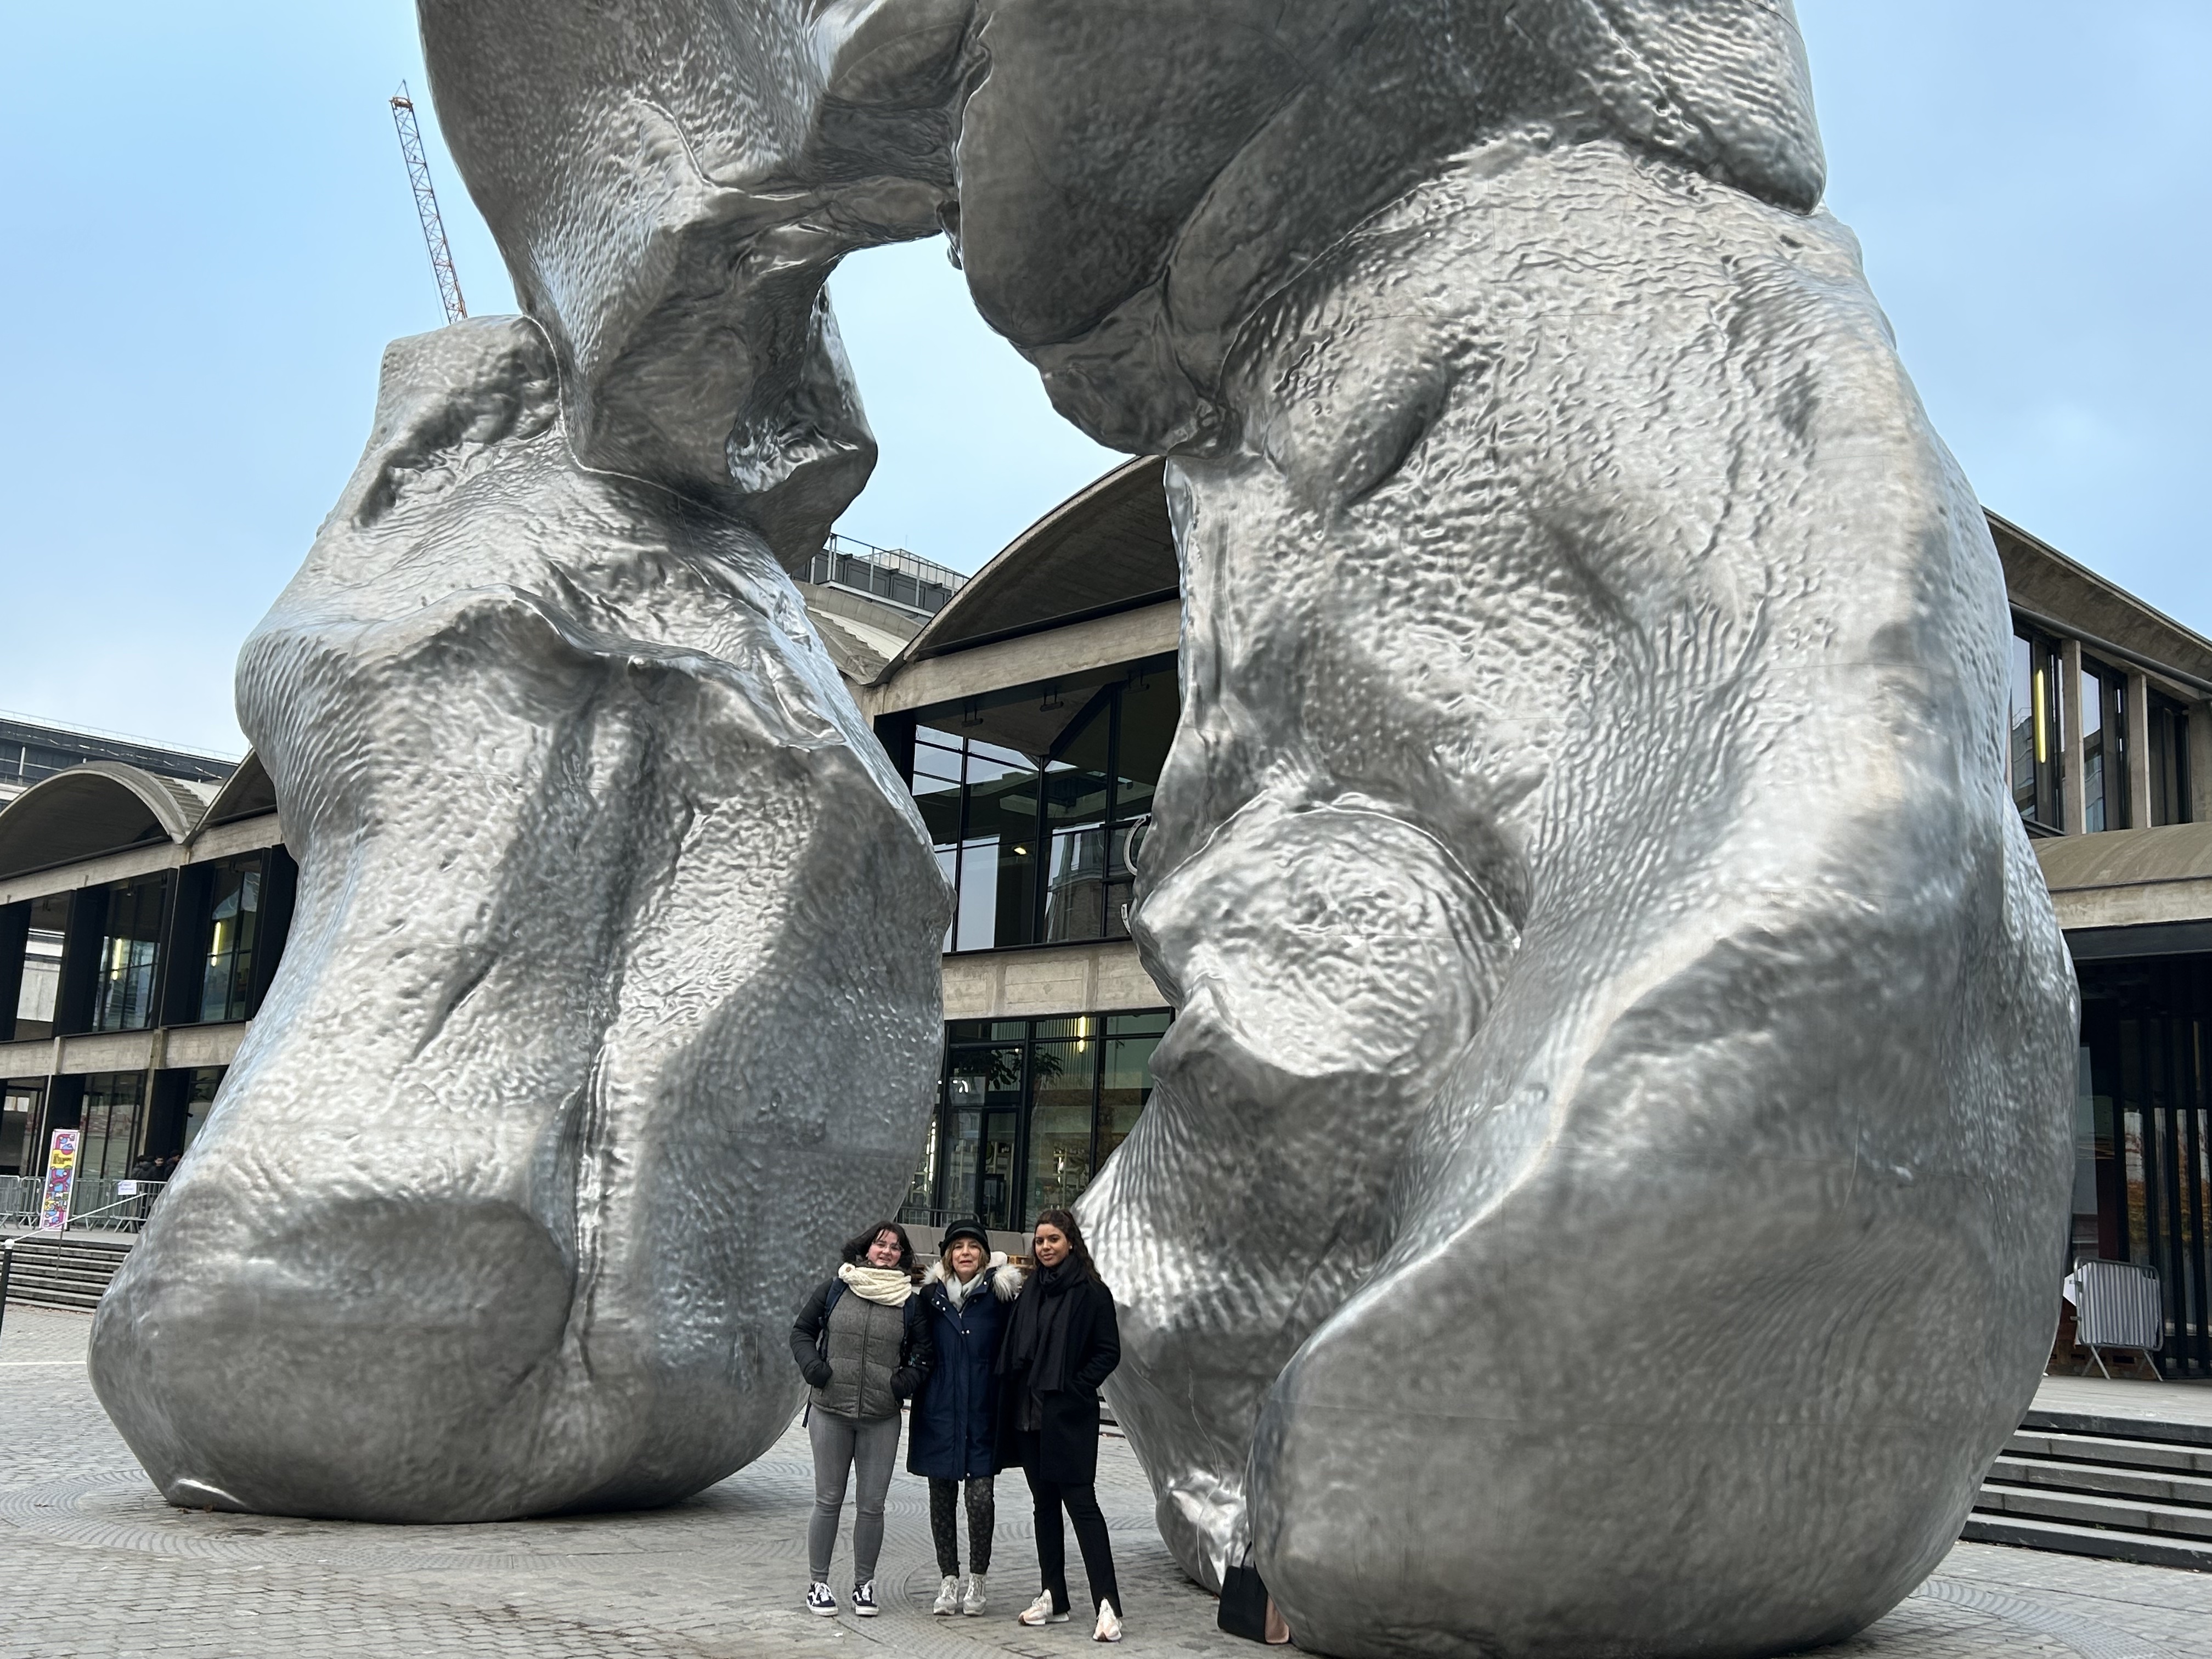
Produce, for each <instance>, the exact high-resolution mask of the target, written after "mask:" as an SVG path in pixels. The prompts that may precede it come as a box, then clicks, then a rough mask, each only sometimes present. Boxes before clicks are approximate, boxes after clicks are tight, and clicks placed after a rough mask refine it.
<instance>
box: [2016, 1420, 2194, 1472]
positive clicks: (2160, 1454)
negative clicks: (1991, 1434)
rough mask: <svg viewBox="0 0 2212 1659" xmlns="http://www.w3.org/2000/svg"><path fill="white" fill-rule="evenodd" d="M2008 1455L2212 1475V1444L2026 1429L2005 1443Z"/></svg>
mask: <svg viewBox="0 0 2212 1659" xmlns="http://www.w3.org/2000/svg"><path fill="white" fill-rule="evenodd" d="M2005 1453H2006V1455H2017V1456H2022V1457H2049V1458H2060V1459H2063V1460H2064V1461H2065V1462H2069V1463H2101V1464H2107V1465H2110V1466H2112V1467H2114V1468H2130V1469H2157V1470H2161V1471H2170V1472H2171V1473H2172V1474H2203V1475H2212V1446H2197V1445H2191V1444H2190V1443H2186V1442H2177V1441H2168V1440H2136V1439H2128V1438H2124V1437H2119V1436H2115V1435H2100V1434H2060V1433H2057V1432H2056V1431H2051V1430H2048V1429H2022V1430H2021V1431H2019V1432H2018V1433H2016V1434H2015V1435H2014V1436H2013V1437H2012V1438H2011V1439H2010V1440H2008V1441H2007V1442H2006V1443H2005Z"/></svg>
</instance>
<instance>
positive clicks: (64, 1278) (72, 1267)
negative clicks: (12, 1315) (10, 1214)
mask: <svg viewBox="0 0 2212 1659" xmlns="http://www.w3.org/2000/svg"><path fill="white" fill-rule="evenodd" d="M130 1254H131V1246H130V1245H128V1244H109V1243H104V1242H97V1241H93V1240H88V1239H76V1238H62V1239H53V1238H19V1239H17V1240H16V1241H15V1243H14V1244H13V1246H12V1248H11V1249H9V1255H11V1256H12V1257H13V1258H14V1261H15V1265H14V1267H13V1268H12V1270H11V1271H10V1272H9V1276H8V1299H9V1301H10V1302H20V1303H22V1304H25V1305H26V1306H28V1307H46V1308H94V1307H98V1306H99V1305H100V1296H101V1295H102V1293H103V1292H105V1291H106V1289H107V1286H108V1282H109V1281H110V1280H111V1279H113V1278H114V1277H115V1270H116V1269H117V1268H118V1267H121V1266H122V1265H123V1263H124V1261H125V1258H126V1257H128V1256H129V1255H130Z"/></svg>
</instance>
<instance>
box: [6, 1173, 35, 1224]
mask: <svg viewBox="0 0 2212 1659" xmlns="http://www.w3.org/2000/svg"><path fill="white" fill-rule="evenodd" d="M39 1188H40V1182H39V1179H38V1177H37V1176H0V1227H35V1226H37V1225H39Z"/></svg>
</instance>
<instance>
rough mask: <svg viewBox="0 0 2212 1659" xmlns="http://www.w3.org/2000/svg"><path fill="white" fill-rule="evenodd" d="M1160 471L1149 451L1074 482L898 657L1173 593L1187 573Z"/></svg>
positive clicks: (959, 646) (913, 657)
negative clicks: (1179, 564) (1072, 489)
mask: <svg viewBox="0 0 2212 1659" xmlns="http://www.w3.org/2000/svg"><path fill="white" fill-rule="evenodd" d="M1160 471H1161V462H1160V460H1159V459H1158V457H1156V456H1152V457H1145V458H1142V459H1137V460H1133V461H1131V462H1129V463H1128V464H1127V465H1125V466H1118V467H1116V468H1115V469H1114V471H1111V472H1109V473H1108V474H1107V475H1106V476H1105V477H1103V478H1100V479H1097V480H1096V481H1095V482H1093V483H1090V484H1087V485H1085V487H1084V488H1083V489H1079V490H1078V491H1076V493H1075V494H1074V495H1071V496H1069V497H1068V498H1067V499H1066V501H1062V502H1061V503H1060V505H1059V506H1058V507H1054V508H1053V509H1052V511H1051V512H1049V513H1046V514H1045V515H1044V516H1043V517H1042V518H1041V519H1039V520H1037V521H1036V523H1035V524H1033V525H1031V526H1030V527H1029V528H1028V529H1027V530H1024V532H1022V533H1021V534H1020V535H1018V536H1017V537H1015V538H1014V539H1013V540H1012V541H1011V542H1008V543H1007V544H1006V546H1005V547H1004V548H1003V549H1002V550H1000V552H999V554H998V555H997V556H996V557H994V559H993V560H992V561H991V562H990V563H988V564H987V565H985V566H984V567H983V568H981V570H979V571H977V572H976V573H975V574H974V575H973V576H971V577H969V579H968V580H967V582H966V583H965V584H964V585H963V586H962V587H961V589H960V591H959V592H957V593H955V594H954V595H953V596H952V599H951V602H950V603H949V604H947V605H945V609H944V610H942V611H939V612H938V613H937V614H936V615H935V616H934V617H931V618H930V619H929V622H928V623H927V626H925V627H924V628H923V629H922V630H921V632H920V633H919V634H917V635H915V636H914V638H913V640H912V641H910V642H909V643H908V646H907V648H906V649H905V650H904V651H903V652H902V653H900V654H899V657H898V659H897V660H898V661H901V662H911V661H917V660H919V659H921V658H924V657H936V656H942V655H944V654H945V653H946V652H948V651H958V650H963V649H964V648H966V647H969V646H974V645H981V644H982V643H984V642H985V641H989V640H996V639H1006V638H1009V637H1011V636H1012V635H1017V634H1025V633H1031V632H1035V631H1036V630H1037V629H1042V628H1046V627H1049V626H1052V625H1053V624H1055V623H1067V622H1074V621H1078V620H1079V619H1081V618H1083V617H1096V616H1103V615H1106V614H1108V613H1109V612H1111V611H1119V610H1122V609H1125V608H1127V607H1128V606H1132V605H1141V604H1143V603H1145V602H1146V601H1147V600H1155V599H1172V598H1173V597H1174V596H1175V594H1176V586H1177V583H1178V582H1179V580H1181V577H1180V573H1179V572H1178V570H1177V568H1176V550H1175V533H1174V532H1173V530H1172V529H1171V528H1170V526H1169V524H1168V508H1167V501H1166V499H1165V497H1164V495H1163V494H1162V489H1161V483H1160Z"/></svg>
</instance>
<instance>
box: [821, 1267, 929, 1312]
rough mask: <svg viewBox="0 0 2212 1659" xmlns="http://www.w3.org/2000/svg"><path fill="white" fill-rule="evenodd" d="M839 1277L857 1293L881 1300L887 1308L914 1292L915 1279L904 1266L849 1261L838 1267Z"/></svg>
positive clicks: (903, 1300)
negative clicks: (867, 1265) (907, 1273)
mask: <svg viewBox="0 0 2212 1659" xmlns="http://www.w3.org/2000/svg"><path fill="white" fill-rule="evenodd" d="M837 1277H838V1278H840V1279H843V1280H844V1281H845V1285H846V1288H847V1289H848V1290H850V1291H853V1292H854V1294H855V1295H858V1296H865V1297H867V1298H868V1300H869V1301H871V1302H880V1303H882V1304H884V1306H885V1307H886V1308H896V1307H899V1306H901V1305H902V1304H904V1302H905V1301H906V1299H907V1297H910V1296H912V1295H913V1294H914V1280H912V1279H908V1277H907V1276H906V1269H905V1268H903V1267H861V1266H860V1264H859V1263H857V1262H852V1261H848V1262H847V1263H846V1264H845V1265H844V1266H843V1267H840V1268H838V1269H837Z"/></svg>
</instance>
